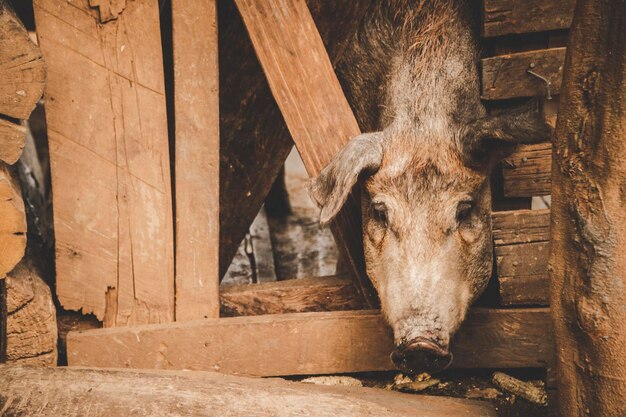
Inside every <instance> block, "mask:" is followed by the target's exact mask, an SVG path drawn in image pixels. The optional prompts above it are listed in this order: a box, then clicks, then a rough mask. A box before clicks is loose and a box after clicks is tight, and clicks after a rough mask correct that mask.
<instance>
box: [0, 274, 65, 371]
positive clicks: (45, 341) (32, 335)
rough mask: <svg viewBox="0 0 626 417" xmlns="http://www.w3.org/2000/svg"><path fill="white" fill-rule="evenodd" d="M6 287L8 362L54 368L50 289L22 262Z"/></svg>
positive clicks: (54, 324) (53, 315) (53, 314)
mask: <svg viewBox="0 0 626 417" xmlns="http://www.w3.org/2000/svg"><path fill="white" fill-rule="evenodd" d="M6 287H7V313H8V315H7V361H8V362H10V363H15V364H20V365H28V366H56V364H57V321H56V308H55V307H54V302H53V301H52V294H50V287H48V285H47V284H46V283H45V282H44V281H43V280H42V279H41V277H40V276H39V274H38V272H37V271H36V270H35V268H34V267H33V266H32V265H29V264H27V263H24V262H22V263H20V264H19V265H18V266H17V267H16V268H15V269H14V270H13V271H11V272H10V273H9V275H8V276H7V278H6Z"/></svg>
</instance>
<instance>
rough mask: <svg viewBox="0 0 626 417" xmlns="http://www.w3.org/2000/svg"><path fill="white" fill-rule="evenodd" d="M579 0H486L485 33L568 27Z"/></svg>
mask: <svg viewBox="0 0 626 417" xmlns="http://www.w3.org/2000/svg"><path fill="white" fill-rule="evenodd" d="M575 4H576V0H484V1H483V14H482V15H483V26H482V32H483V36H486V37H491V36H501V35H507V34H511V33H527V32H542V31H547V30H555V29H567V28H568V27H569V26H570V24H571V23H572V16H573V12H574V5H575Z"/></svg>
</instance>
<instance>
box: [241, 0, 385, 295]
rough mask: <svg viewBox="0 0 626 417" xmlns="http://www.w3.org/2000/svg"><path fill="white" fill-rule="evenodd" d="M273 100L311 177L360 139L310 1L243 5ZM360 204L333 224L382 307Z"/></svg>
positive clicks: (246, 1)
mask: <svg viewBox="0 0 626 417" xmlns="http://www.w3.org/2000/svg"><path fill="white" fill-rule="evenodd" d="M236 4H237V7H238V8H239V11H240V13H241V15H242V17H243V20H244V23H245V25H246V28H247V29H248V33H249V34H250V38H251V40H252V43H253V45H254V48H255V51H256V53H257V56H258V57H259V61H260V62H261V65H262V67H263V70H264V72H265V75H266V76H267V80H268V82H269V85H270V88H271V90H272V94H273V95H274V98H275V99H276V102H277V103H278V106H279V108H280V110H281V112H282V114H283V117H284V118H285V122H286V123H287V127H288V128H289V132H290V133H291V136H292V138H293V140H294V142H295V144H296V147H297V148H298V152H299V153H300V156H301V158H302V161H303V162H304V165H305V167H306V169H307V172H308V174H309V176H315V175H317V174H319V173H320V171H321V170H322V169H323V168H324V167H325V166H326V165H327V164H328V163H329V162H330V160H331V159H332V157H333V156H334V155H335V154H336V153H338V152H339V151H340V150H341V149H342V148H343V146H344V145H345V144H346V143H347V142H348V141H349V140H350V139H351V138H352V137H354V136H357V135H358V134H359V133H360V130H359V126H358V124H357V122H356V119H355V118H354V115H353V114H352V110H351V109H350V105H349V104H348V102H347V100H346V98H345V96H344V94H343V91H342V89H341V86H340V84H339V81H338V80H337V77H336V75H335V72H334V70H333V67H332V65H331V62H330V60H329V58H328V55H327V53H326V50H325V48H324V44H323V43H322V39H321V37H320V35H319V33H318V31H317V29H316V27H315V23H314V22H313V18H312V17H311V14H310V12H309V9H308V8H307V5H306V3H305V1H304V0H296V1H293V2H290V3H287V4H285V3H280V4H277V3H276V1H275V0H263V1H252V0H237V1H236ZM358 213H359V207H358V200H357V199H356V198H355V197H354V196H353V197H352V198H351V201H350V202H349V203H347V205H346V207H345V208H344V210H342V211H341V212H340V214H339V215H338V216H337V218H336V219H335V221H334V223H333V231H334V236H335V239H336V240H337V244H338V246H339V248H340V249H341V250H343V252H344V254H345V255H346V258H347V259H348V260H349V263H350V265H351V266H352V269H353V271H354V273H355V277H356V278H357V280H358V283H359V289H360V290H361V292H362V294H363V296H364V298H365V300H366V302H367V303H368V304H369V305H370V306H375V305H376V304H377V300H376V293H375V291H374V289H373V287H372V285H371V282H370V281H369V279H368V278H367V275H366V274H365V265H364V262H363V249H362V242H361V226H360V216H359V214H358Z"/></svg>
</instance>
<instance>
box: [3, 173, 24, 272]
mask: <svg viewBox="0 0 626 417" xmlns="http://www.w3.org/2000/svg"><path fill="white" fill-rule="evenodd" d="M25 250H26V212H25V211H24V201H23V200H22V192H21V191H20V185H19V183H18V180H17V176H15V175H13V173H12V172H11V167H9V166H8V165H6V164H5V163H4V162H2V161H0V279H2V278H4V277H5V276H6V274H7V273H8V272H9V271H11V270H12V269H13V267H14V266H15V265H17V263H18V262H19V261H20V260H21V259H22V257H23V256H24V251H25Z"/></svg>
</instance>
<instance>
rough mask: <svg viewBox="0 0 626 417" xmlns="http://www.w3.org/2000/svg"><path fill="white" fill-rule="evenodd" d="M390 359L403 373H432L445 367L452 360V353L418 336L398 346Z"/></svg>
mask: <svg viewBox="0 0 626 417" xmlns="http://www.w3.org/2000/svg"><path fill="white" fill-rule="evenodd" d="M391 360H392V361H393V363H394V365H395V366H396V367H397V368H398V369H399V370H401V371H402V372H404V373H408V374H416V373H419V372H430V373H433V372H439V371H443V370H444V369H446V368H447V367H448V366H449V365H450V363H451V362H452V354H451V353H450V352H449V351H448V349H444V348H442V347H441V346H439V345H438V344H437V343H435V342H433V341H431V340H428V339H425V338H419V339H413V340H411V341H409V342H405V343H402V344H401V345H400V346H398V347H397V348H396V350H394V351H393V353H392V354H391Z"/></svg>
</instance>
